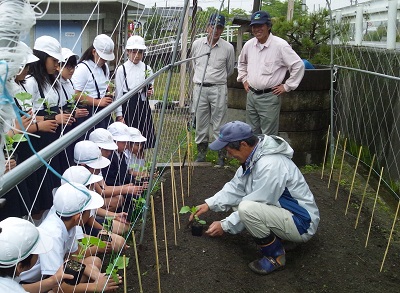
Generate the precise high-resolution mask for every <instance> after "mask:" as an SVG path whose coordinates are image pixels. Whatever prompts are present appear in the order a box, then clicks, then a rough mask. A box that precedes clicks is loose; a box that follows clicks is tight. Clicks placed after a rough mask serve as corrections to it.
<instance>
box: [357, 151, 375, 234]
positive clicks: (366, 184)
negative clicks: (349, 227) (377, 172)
mask: <svg viewBox="0 0 400 293" xmlns="http://www.w3.org/2000/svg"><path fill="white" fill-rule="evenodd" d="M374 162H375V154H374V156H373V157H372V162H371V166H370V167H369V173H368V178H367V182H365V187H364V192H363V196H362V199H361V203H360V207H359V208H358V214H357V219H356V224H355V225H354V229H357V226H358V220H359V218H360V215H361V209H362V207H363V204H364V199H365V194H366V193H367V188H368V184H369V178H370V177H371V173H372V169H373V167H374Z"/></svg>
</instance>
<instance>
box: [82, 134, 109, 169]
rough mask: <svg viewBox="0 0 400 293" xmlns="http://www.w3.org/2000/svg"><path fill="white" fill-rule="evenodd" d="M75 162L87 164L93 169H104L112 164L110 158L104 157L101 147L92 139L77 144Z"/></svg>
mask: <svg viewBox="0 0 400 293" xmlns="http://www.w3.org/2000/svg"><path fill="white" fill-rule="evenodd" d="M74 162H75V163H77V164H86V165H88V166H89V167H90V168H93V169H103V168H105V167H107V166H109V165H110V160H109V159H107V158H106V157H103V156H102V155H101V151H100V149H99V147H98V146H97V145H96V144H95V143H94V142H93V141H90V140H83V141H80V142H78V143H77V144H76V145H75V148H74Z"/></svg>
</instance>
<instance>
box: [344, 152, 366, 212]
mask: <svg viewBox="0 0 400 293" xmlns="http://www.w3.org/2000/svg"><path fill="white" fill-rule="evenodd" d="M361 152H362V146H360V150H359V151H358V157H357V162H356V167H355V168H354V174H353V180H351V186H350V192H349V198H348V199H347V205H346V211H345V212H344V214H345V215H347V211H348V209H349V204H350V198H351V193H352V192H353V186H354V181H355V179H356V175H357V169H358V163H359V162H360V157H361Z"/></svg>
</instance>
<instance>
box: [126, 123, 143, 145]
mask: <svg viewBox="0 0 400 293" xmlns="http://www.w3.org/2000/svg"><path fill="white" fill-rule="evenodd" d="M128 129H129V134H130V136H131V139H132V140H131V141H133V142H145V141H146V140H147V139H146V138H145V137H144V136H143V135H142V133H141V132H140V130H139V129H137V128H135V127H128Z"/></svg>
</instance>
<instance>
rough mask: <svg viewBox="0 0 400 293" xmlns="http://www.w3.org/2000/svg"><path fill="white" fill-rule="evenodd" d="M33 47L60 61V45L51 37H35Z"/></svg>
mask: <svg viewBox="0 0 400 293" xmlns="http://www.w3.org/2000/svg"><path fill="white" fill-rule="evenodd" d="M33 49H35V50H38V51H42V52H45V53H47V54H48V55H50V56H51V57H53V58H56V59H57V60H58V61H62V53H61V45H60V43H59V42H58V41H57V40H56V39H55V38H53V37H50V36H41V37H39V38H37V39H36V41H35V45H34V46H33Z"/></svg>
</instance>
